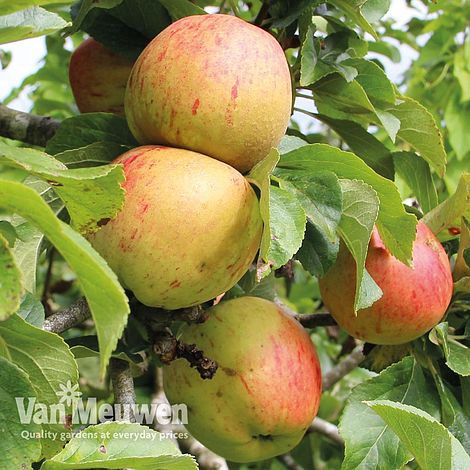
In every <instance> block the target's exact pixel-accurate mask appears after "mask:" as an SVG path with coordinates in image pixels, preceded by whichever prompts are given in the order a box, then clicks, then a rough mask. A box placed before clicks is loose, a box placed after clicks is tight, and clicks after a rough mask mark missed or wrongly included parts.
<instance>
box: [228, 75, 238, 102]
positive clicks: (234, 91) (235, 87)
mask: <svg viewBox="0 0 470 470" xmlns="http://www.w3.org/2000/svg"><path fill="white" fill-rule="evenodd" d="M239 84H240V81H239V79H238V77H237V81H236V82H235V84H234V85H233V87H232V92H231V93H230V96H231V98H232V100H234V101H235V100H236V99H237V97H238V85H239Z"/></svg>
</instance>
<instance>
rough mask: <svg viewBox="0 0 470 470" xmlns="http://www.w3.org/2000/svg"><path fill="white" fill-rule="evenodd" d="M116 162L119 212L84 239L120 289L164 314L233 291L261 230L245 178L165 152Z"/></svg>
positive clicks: (201, 158)
mask: <svg viewBox="0 0 470 470" xmlns="http://www.w3.org/2000/svg"><path fill="white" fill-rule="evenodd" d="M115 163H122V164H123V165H124V173H125V177H126V180H125V183H124V184H123V188H124V190H125V192H126V194H125V200H124V206H123V208H122V210H121V211H120V212H119V213H118V215H117V216H116V217H115V218H114V219H113V220H111V221H110V222H108V223H107V224H106V225H104V226H102V227H101V228H100V229H99V230H98V231H97V232H96V233H94V234H92V235H90V237H89V239H90V241H91V243H92V245H93V246H94V247H95V249H96V250H97V251H98V252H99V253H100V254H101V255H102V256H103V258H104V259H105V260H106V261H107V262H108V264H109V265H110V267H111V268H112V269H113V270H114V272H115V273H116V274H117V276H118V277H119V279H120V281H121V283H122V284H123V286H124V287H126V288H128V289H130V290H131V291H133V292H134V294H135V296H136V298H137V299H138V300H140V301H141V302H142V303H144V304H145V305H148V306H151V307H162V308H165V309H169V310H173V309H178V308H183V307H189V306H192V305H197V304H200V303H203V302H205V301H208V300H210V299H212V298H214V297H216V296H217V295H219V294H221V293H223V292H225V291H227V290H228V289H230V288H231V287H233V286H234V285H235V284H236V282H237V281H238V280H239V279H240V278H241V277H242V276H243V274H244V273H245V272H246V270H247V269H248V267H249V266H250V264H251V263H252V261H253V258H254V257H255V255H256V252H257V251H258V248H259V243H260V238H261V231H262V219H261V215H260V211H259V204H258V199H257V197H256V194H255V192H254V191H253V189H252V187H251V186H250V184H249V183H248V182H247V180H246V179H245V178H244V177H243V176H242V175H241V174H240V173H239V172H238V171H237V170H235V169H234V168H232V167H230V166H229V165H226V164H225V163H222V162H219V161H217V160H215V159H213V158H210V157H207V156H206V155H201V154H199V153H195V152H191V151H189V150H182V149H174V148H169V147H158V146H146V147H138V148H136V149H133V150H131V151H129V152H127V153H125V154H124V155H122V156H120V157H119V158H118V159H117V160H115Z"/></svg>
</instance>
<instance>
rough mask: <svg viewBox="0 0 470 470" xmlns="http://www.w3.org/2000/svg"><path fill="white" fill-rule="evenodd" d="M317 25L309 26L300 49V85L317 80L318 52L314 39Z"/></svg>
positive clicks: (306, 84)
mask: <svg viewBox="0 0 470 470" xmlns="http://www.w3.org/2000/svg"><path fill="white" fill-rule="evenodd" d="M314 34H315V27H314V26H313V25H311V26H309V28H308V30H307V33H306V34H305V39H304V41H303V43H302V47H301V49H300V86H303V87H305V86H308V85H310V84H311V83H313V82H314V81H315V66H316V65H317V59H318V52H317V50H316V47H315V41H314Z"/></svg>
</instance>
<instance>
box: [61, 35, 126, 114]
mask: <svg viewBox="0 0 470 470" xmlns="http://www.w3.org/2000/svg"><path fill="white" fill-rule="evenodd" d="M133 64H134V62H133V61H131V60H129V59H126V58H125V57H122V56H120V55H118V54H115V53H114V52H113V51H111V50H109V49H107V48H106V47H104V46H103V45H102V44H100V43H99V42H98V41H95V40H94V39H92V38H89V39H86V40H85V41H83V42H82V43H81V44H80V45H79V46H78V47H77V49H76V50H75V51H74V52H73V53H72V57H71V58H70V66H69V80H70V85H71V87H72V92H73V96H74V98H75V102H76V103H77V107H78V109H79V110H80V112H81V113H93V112H103V113H115V114H119V115H124V94H125V91H126V84H127V79H128V78H129V74H130V73H131V70H132V66H133Z"/></svg>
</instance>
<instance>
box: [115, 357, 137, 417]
mask: <svg viewBox="0 0 470 470" xmlns="http://www.w3.org/2000/svg"><path fill="white" fill-rule="evenodd" d="M109 374H110V376H111V382H112V385H113V391H114V404H115V405H121V407H120V410H121V413H120V415H119V416H115V417H114V419H115V421H131V422H133V423H134V422H135V417H134V412H133V407H134V405H135V391H134V380H133V379H132V374H131V368H130V365H129V363H128V362H126V361H122V360H121V359H116V358H114V357H113V358H111V360H110V362H109ZM115 409H116V408H115Z"/></svg>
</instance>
